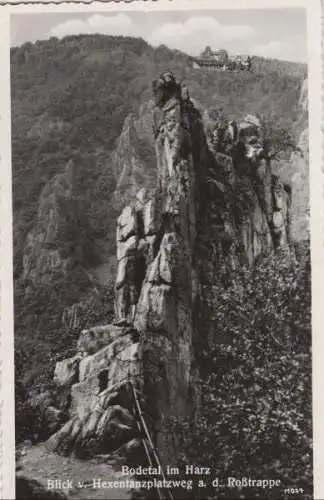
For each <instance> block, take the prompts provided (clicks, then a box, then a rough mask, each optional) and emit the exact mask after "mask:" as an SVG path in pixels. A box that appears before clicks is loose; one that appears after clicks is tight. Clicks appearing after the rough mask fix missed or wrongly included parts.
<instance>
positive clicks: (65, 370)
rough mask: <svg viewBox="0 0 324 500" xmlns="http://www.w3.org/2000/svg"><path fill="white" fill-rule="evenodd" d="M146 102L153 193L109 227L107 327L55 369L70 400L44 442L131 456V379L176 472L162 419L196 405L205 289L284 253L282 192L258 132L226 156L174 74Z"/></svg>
mask: <svg viewBox="0 0 324 500" xmlns="http://www.w3.org/2000/svg"><path fill="white" fill-rule="evenodd" d="M153 96H154V116H153V132H154V137H155V143H156V157H157V166H158V168H157V171H158V183H157V188H156V189H155V191H154V192H153V193H148V192H146V190H145V189H142V190H141V191H140V192H139V193H138V194H137V195H136V197H135V198H134V199H133V200H132V202H131V203H129V204H128V205H127V206H126V207H125V208H124V210H123V211H122V213H121V215H120V216H119V218H118V220H117V232H116V240H117V241H116V243H117V276H116V283H115V323H114V324H112V325H104V326H97V327H93V328H91V329H89V330H84V331H83V332H81V336H80V339H79V342H78V346H77V350H78V352H77V354H76V356H75V357H73V358H71V359H69V360H65V361H62V362H60V363H58V364H57V367H56V372H55V374H56V381H57V383H58V384H59V385H61V386H65V387H67V388H70V392H71V404H70V409H69V420H68V421H67V422H66V424H65V425H64V426H63V427H62V428H61V429H59V430H58V432H56V434H54V435H53V436H52V437H51V438H50V440H49V441H48V446H49V447H50V448H51V449H54V450H56V451H60V452H63V453H69V452H71V451H76V450H77V451H81V452H84V450H86V451H87V453H90V454H95V453H103V452H107V451H109V452H112V451H114V450H116V449H117V448H119V447H120V446H123V447H124V448H123V449H125V453H128V451H129V450H128V448H130V449H131V450H133V448H134V447H135V448H136V449H137V450H138V449H139V448H140V443H139V441H138V433H137V427H136V422H135V421H134V413H133V409H132V402H131V400H130V398H129V394H128V389H127V387H128V385H127V384H128V382H129V377H130V378H131V380H132V381H133V384H134V385H135V386H136V389H137V391H138V392H139V393H140V394H141V399H142V401H143V405H144V411H146V414H147V415H149V425H150V429H151V431H152V434H153V437H154V440H155V443H156V447H157V450H158V452H159V454H160V456H161V460H162V462H163V463H164V464H166V463H167V464H172V463H173V464H176V463H177V443H176V436H174V435H171V434H170V433H169V427H168V423H167V420H168V419H169V418H173V419H175V420H177V421H181V420H182V419H183V418H184V417H186V416H188V413H189V412H190V411H192V409H193V408H195V407H199V394H198V391H197V387H196V384H195V380H196V376H197V374H198V370H199V362H198V357H199V348H200V349H202V348H203V346H204V345H205V343H206V342H207V338H206V335H205V333H204V329H205V328H206V331H207V332H208V322H209V319H210V318H208V316H206V314H205V311H206V308H204V301H205V298H204V297H205V295H204V290H205V289H206V288H207V289H208V290H209V291H211V290H212V287H213V284H215V280H217V279H218V278H217V272H218V271H219V269H220V268H221V266H223V265H225V269H227V270H228V272H232V271H234V272H235V270H236V269H237V268H238V267H239V266H240V265H242V261H243V263H247V264H248V265H253V264H254V262H255V260H256V259H257V258H259V257H261V256H262V255H264V254H266V253H270V252H272V251H274V250H275V249H283V248H289V228H290V220H289V210H290V192H289V187H288V186H286V185H284V184H282V183H281V182H280V180H279V179H278V178H277V177H275V176H273V175H272V174H271V167H270V164H269V162H266V161H265V160H264V159H263V158H262V144H260V143H258V142H257V143H256V142H255V141H254V140H250V139H251V138H253V134H255V130H254V129H255V124H254V125H253V126H252V125H251V124H248V126H241V128H240V127H239V131H238V136H239V133H240V131H242V130H243V129H244V134H243V138H242V139H240V140H241V143H240V144H239V146H240V147H239V148H235V147H232V148H231V150H232V153H231V154H223V153H220V152H219V151H217V150H216V151H215V149H214V148H213V145H212V144H210V141H209V140H208V138H207V137H206V134H205V126H204V122H203V119H202V116H201V115H200V113H199V112H198V110H197V109H196V108H195V106H194V105H193V102H192V100H191V99H190V96H189V92H188V89H187V88H186V87H185V86H184V85H182V84H179V83H178V82H177V81H176V80H175V78H174V76H173V75H172V74H171V73H164V74H163V75H161V77H160V78H159V79H157V80H156V81H155V82H154V83H153ZM253 127H254V128H253ZM250 129H251V130H250ZM228 135H229V136H230V135H231V134H230V131H229V133H228ZM232 135H233V134H232ZM234 135H235V134H234ZM259 142H260V141H259ZM261 142H262V141H261ZM237 151H239V152H240V154H236V153H237ZM207 309H208V308H207ZM206 325H207V327H206ZM129 443H131V444H129ZM127 447H128V448H127ZM127 450H128V451H127ZM137 460H138V457H137Z"/></svg>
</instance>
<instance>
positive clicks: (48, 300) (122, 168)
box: [11, 35, 305, 392]
mask: <svg viewBox="0 0 324 500" xmlns="http://www.w3.org/2000/svg"><path fill="white" fill-rule="evenodd" d="M11 56H12V59H11V62H12V74H11V79H12V122H13V127H12V137H13V189H14V191H13V200H14V244H15V262H14V264H15V290H16V299H15V301H16V348H17V352H18V351H19V353H20V354H19V356H21V357H22V360H23V361H22V362H21V363H20V364H19V366H21V367H22V372H23V382H24V384H25V385H26V384H27V386H28V388H29V389H30V388H31V387H33V388H34V389H35V391H36V392H39V391H42V390H43V389H44V387H45V388H46V386H47V384H48V383H49V381H48V379H49V369H48V368H54V364H55V361H56V360H57V359H60V357H62V356H65V355H67V354H69V352H70V350H72V349H73V346H75V344H76V341H77V337H78V333H79V328H82V327H87V326H92V325H93V324H96V323H97V322H98V318H99V317H101V318H102V319H103V321H105V322H106V321H107V320H108V319H109V317H111V314H112V308H111V301H110V297H111V287H112V283H113V281H114V273H115V270H116V257H115V253H116V252H115V238H114V232H115V219H116V216H117V213H118V211H119V210H120V209H121V207H122V206H123V205H124V204H126V203H128V201H129V200H130V199H131V198H132V197H133V195H134V194H135V193H136V192H137V191H138V188H139V187H143V185H144V186H145V187H147V188H148V190H151V189H153V188H154V187H155V179H156V163H155V160H154V149H155V145H154V138H153V135H152V127H151V123H152V120H153V117H152V104H151V100H150V99H151V97H150V96H151V90H150V85H151V84H150V82H151V81H152V80H153V79H154V78H155V77H156V76H157V75H159V74H160V73H162V72H163V71H164V70H165V67H168V68H170V70H172V71H173V72H174V73H175V74H176V76H177V77H178V79H180V80H181V79H185V81H186V84H187V85H188V87H189V88H190V90H191V95H192V98H193V100H194V101H195V102H198V103H199V104H200V106H201V108H202V109H212V108H214V107H219V106H220V107H223V108H224V109H225V112H226V114H227V116H228V117H229V118H240V117H241V116H244V115H245V114H247V113H252V112H253V113H260V114H261V115H263V116H264V118H265V119H267V118H270V119H271V120H272V121H275V123H277V124H278V127H285V128H286V129H287V130H289V131H293V129H294V125H295V123H296V120H297V118H298V116H299V114H298V113H299V111H298V99H299V94H300V87H301V78H302V77H304V74H305V67H304V66H302V65H293V64H285V63H281V62H278V61H267V60H260V59H257V58H255V65H256V66H255V67H256V68H257V70H256V72H255V73H252V74H246V73H239V74H237V73H235V74H231V73H222V72H219V73H213V74H210V73H209V74H206V73H200V72H196V71H195V70H193V69H192V68H191V66H190V64H189V59H188V56H187V55H186V54H183V53H180V52H177V51H172V50H170V49H168V48H167V47H163V46H162V47H159V48H157V49H153V48H152V47H150V46H149V45H148V44H147V43H146V42H144V41H143V40H141V39H136V40H135V39H131V38H123V37H106V36H99V35H96V36H71V37H66V38H65V39H63V40H60V41H59V40H57V39H55V38H52V39H51V40H48V41H43V42H37V43H35V44H24V45H23V46H22V47H19V48H15V49H12V53H11ZM70 160H73V164H74V174H73V176H72V177H73V179H72V178H70V176H69V174H68V171H69V167H68V165H71V163H69V162H70ZM72 215H73V216H72ZM216 226H217V221H215V227H216ZM75 236H77V244H75V241H76V240H75ZM94 309H95V312H94ZM71 326H72V329H71ZM40 353H41V355H40ZM25 356H26V358H27V359H25ZM27 360H28V362H27ZM17 366H18V365H17ZM31 366H32V369H31ZM28 372H29V374H28Z"/></svg>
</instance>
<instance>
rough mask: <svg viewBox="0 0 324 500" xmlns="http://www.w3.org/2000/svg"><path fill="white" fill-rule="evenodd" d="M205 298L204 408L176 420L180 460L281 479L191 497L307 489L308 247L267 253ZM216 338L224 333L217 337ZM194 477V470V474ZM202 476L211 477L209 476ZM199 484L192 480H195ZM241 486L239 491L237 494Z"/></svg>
mask: <svg viewBox="0 0 324 500" xmlns="http://www.w3.org/2000/svg"><path fill="white" fill-rule="evenodd" d="M240 284H241V286H238V280H237V281H236V282H235V283H233V284H232V285H231V286H230V287H229V288H225V287H222V286H219V288H218V290H217V292H216V293H215V294H214V297H213V302H212V311H213V316H212V330H211V331H212V332H213V335H212V334H211V335H210V339H209V346H208V348H206V349H205V352H204V354H203V359H201V360H200V364H201V366H202V367H203V370H202V371H201V375H202V379H201V381H200V383H201V397H202V403H203V404H202V405H201V410H198V413H197V414H196V415H195V417H194V418H193V417H192V418H191V419H190V420H188V421H187V422H185V423H181V424H179V423H177V424H176V425H175V424H174V425H175V429H174V431H175V432H176V433H177V435H178V436H179V440H180V448H181V462H182V463H183V464H196V465H205V466H209V467H211V469H212V471H213V474H212V476H211V477H212V479H214V478H215V477H218V478H219V479H220V482H221V481H222V480H223V482H224V484H226V481H227V478H229V477H234V478H237V479H241V478H243V477H246V478H251V479H262V480H266V479H267V480H269V479H274V480H276V479H279V480H280V481H281V484H280V487H279V488H274V489H262V488H256V487H255V488H243V490H242V491H239V490H238V489H237V488H221V489H214V488H212V487H211V486H210V485H209V487H206V488H196V490H195V491H194V492H191V495H193V496H194V498H207V496H208V495H209V497H210V498H225V497H226V498H270V497H272V498H285V494H284V489H285V488H292V487H293V488H302V489H303V494H302V495H301V496H302V497H303V498H311V497H312V400H311V394H312V386H311V353H310V350H311V300H310V299H311V293H310V256H309V251H308V249H306V250H305V251H304V252H303V253H302V254H300V255H299V260H298V261H291V260H290V259H288V258H287V257H284V256H281V257H277V258H269V259H268V260H267V261H265V262H264V263H262V264H260V265H259V266H258V267H257V268H255V269H254V270H253V271H250V272H245V273H244V275H243V276H242V277H241V282H240ZM220 337H221V338H220ZM196 479H197V478H196ZM201 479H207V482H208V479H210V477H209V478H208V476H204V477H201ZM196 483H197V481H196ZM240 495H242V496H240Z"/></svg>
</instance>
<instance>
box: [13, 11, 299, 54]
mask: <svg viewBox="0 0 324 500" xmlns="http://www.w3.org/2000/svg"><path fill="white" fill-rule="evenodd" d="M80 33H85V34H87V33H89V34H90V33H102V34H106V35H125V36H135V37H139V36H140V37H142V38H144V39H145V40H146V41H147V42H148V43H150V44H151V45H153V46H158V45H161V44H164V45H167V46H168V47H170V48H171V49H179V50H182V51H184V52H186V53H188V54H191V55H198V54H199V53H200V52H201V51H202V50H203V49H204V48H205V47H206V45H210V46H211V47H212V48H214V49H218V48H224V49H226V50H227V51H228V52H229V53H230V54H248V53H249V54H251V55H260V56H264V57H271V58H277V59H282V60H287V61H296V62H307V34H306V11H305V9H302V8H282V9H258V10H257V9H253V10H252V9H235V10H212V11H211V10H209V11H208V10H201V11H197V10H195V11H191V12H190V10H188V11H175V10H174V9H173V10H172V11H159V12H156V11H155V12H152V11H151V12H143V11H142V12H136V11H134V12H132V11H124V12H123V11H120V12H118V11H116V12H109V13H107V12H102V13H100V12H92V13H89V12H88V13H62V12H61V13H55V12H53V13H38V14H16V15H12V17H11V45H12V46H17V45H21V44H22V43H24V42H27V41H31V42H34V41H36V40H44V39H48V38H50V37H51V36H55V37H58V38H61V37H64V36H66V35H72V34H73V35H74V34H80Z"/></svg>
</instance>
